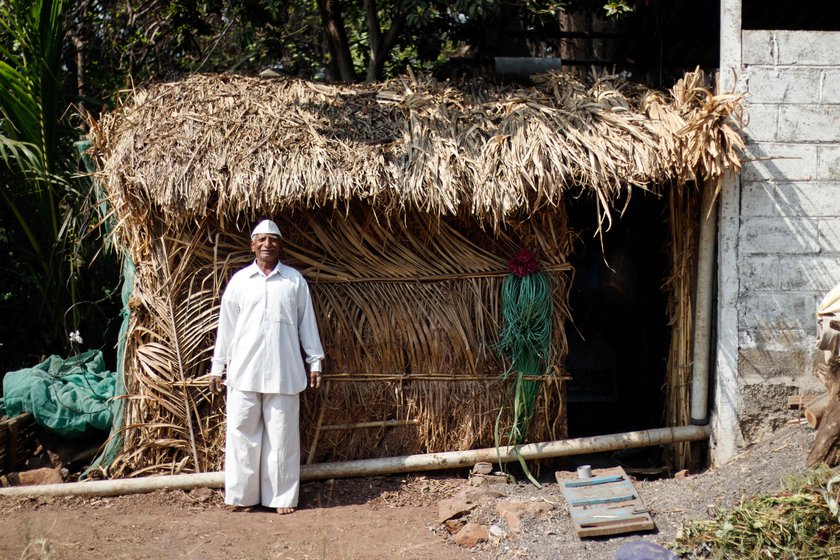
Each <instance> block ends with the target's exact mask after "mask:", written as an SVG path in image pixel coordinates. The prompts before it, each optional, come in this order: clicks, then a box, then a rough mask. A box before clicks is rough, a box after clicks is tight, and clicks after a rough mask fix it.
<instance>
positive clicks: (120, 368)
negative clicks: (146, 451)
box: [79, 255, 135, 480]
mask: <svg viewBox="0 0 840 560" xmlns="http://www.w3.org/2000/svg"><path fill="white" fill-rule="evenodd" d="M134 273H135V268H134V262H133V261H132V260H131V258H130V257H129V256H128V255H126V256H125V257H124V258H123V285H122V292H121V296H122V304H123V308H122V311H120V315H122V318H123V320H122V325H121V326H120V335H119V339H118V340H117V373H116V375H115V376H114V378H115V379H114V381H115V387H114V398H113V399H112V400H111V417H112V421H111V435H110V436H109V438H108V441H107V442H106V443H105V447H103V448H102V450H101V451H100V452H99V455H98V456H97V457H96V459H94V461H93V463H91V465H90V466H89V467H88V468H87V470H85V472H83V473H82V475H81V476H80V477H79V480H84V479H85V478H87V477H88V476H89V475H90V473H91V472H92V471H94V470H105V469H107V468H108V467H109V466H110V465H111V463H113V462H114V459H115V458H116V457H117V455H118V454H119V452H120V450H121V449H122V445H123V438H122V425H123V413H124V409H125V405H124V403H125V400H124V399H122V398H121V397H123V396H124V395H125V368H124V362H125V360H124V358H125V339H126V334H127V333H128V323H129V319H130V312H129V308H128V300H129V299H130V298H131V294H132V292H133V291H134Z"/></svg>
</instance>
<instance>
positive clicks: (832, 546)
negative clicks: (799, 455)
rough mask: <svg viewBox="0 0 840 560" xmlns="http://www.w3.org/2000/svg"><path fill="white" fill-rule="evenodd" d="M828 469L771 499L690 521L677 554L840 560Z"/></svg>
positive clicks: (839, 524) (735, 559) (740, 559)
mask: <svg viewBox="0 0 840 560" xmlns="http://www.w3.org/2000/svg"><path fill="white" fill-rule="evenodd" d="M832 474H834V475H836V474H837V473H836V472H834V473H832V471H831V470H830V469H828V468H822V469H818V470H815V471H809V472H808V473H807V475H806V476H804V477H799V478H798V479H797V480H791V481H789V482H788V484H786V485H783V491H782V492H781V493H780V494H777V495H773V496H754V497H751V498H742V500H741V503H740V504H738V506H736V507H734V508H732V509H731V510H725V511H721V512H720V513H718V514H717V516H716V517H715V519H713V520H705V521H692V522H689V523H687V524H685V525H684V526H683V527H682V528H681V529H680V531H679V533H678V534H677V538H676V541H675V543H674V546H673V548H674V550H675V552H677V553H678V554H680V555H681V556H683V557H687V558H715V559H726V560H752V559H755V560H759V559H761V560H770V559H772V560H818V559H827V558H840V521H838V519H837V516H836V515H834V514H833V513H832V511H831V509H830V508H829V504H828V502H827V500H826V499H825V497H824V496H825V484H826V481H827V480H828V479H829V478H830V477H831V476H832Z"/></svg>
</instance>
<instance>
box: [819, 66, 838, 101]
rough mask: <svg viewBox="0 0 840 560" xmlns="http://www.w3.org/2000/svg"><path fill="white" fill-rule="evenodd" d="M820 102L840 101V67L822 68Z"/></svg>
mask: <svg viewBox="0 0 840 560" xmlns="http://www.w3.org/2000/svg"><path fill="white" fill-rule="evenodd" d="M821 72H822V76H821V77H820V92H819V96H818V102H819V103H840V69H838V68H825V69H823V70H821Z"/></svg>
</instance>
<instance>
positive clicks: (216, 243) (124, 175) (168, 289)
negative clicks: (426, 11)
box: [90, 74, 740, 475]
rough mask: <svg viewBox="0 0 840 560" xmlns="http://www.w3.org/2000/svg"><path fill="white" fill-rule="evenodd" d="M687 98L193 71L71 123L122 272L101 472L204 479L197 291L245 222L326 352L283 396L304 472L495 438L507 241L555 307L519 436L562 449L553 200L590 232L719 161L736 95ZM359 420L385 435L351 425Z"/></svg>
mask: <svg viewBox="0 0 840 560" xmlns="http://www.w3.org/2000/svg"><path fill="white" fill-rule="evenodd" d="M700 86H701V77H700V76H699V75H689V77H688V78H687V80H686V82H685V83H681V84H679V85H678V87H677V88H675V90H674V92H673V93H674V95H673V96H671V97H668V96H665V95H664V94H660V93H656V92H647V91H642V90H639V89H633V88H631V86H629V85H627V84H618V83H616V82H612V81H600V82H598V83H596V84H595V85H594V86H593V87H591V88H586V87H584V86H582V85H581V84H579V83H577V82H575V81H573V80H571V79H569V78H568V77H566V76H563V75H561V74H555V75H546V76H543V77H541V78H540V79H539V80H538V82H537V85H536V86H535V87H533V88H521V89H505V88H502V87H498V86H492V85H489V84H478V83H472V84H469V85H465V86H462V87H455V86H453V85H448V84H436V83H426V82H422V83H421V82H416V81H410V80H407V79H406V80H399V81H394V82H389V83H386V84H379V85H373V86H353V87H351V86H340V87H339V86H324V85H319V84H313V83H308V82H303V81H298V80H291V79H282V80H269V81H263V80H258V79H253V78H243V77H236V76H193V77H190V78H188V79H186V80H184V81H181V82H175V83H170V84H160V85H157V86H154V87H152V88H149V89H147V90H142V91H138V92H135V93H134V94H133V95H132V96H131V97H130V98H129V99H128V100H127V101H126V103H125V104H124V106H123V107H122V108H121V109H120V110H118V111H115V112H113V113H109V114H106V115H104V116H103V117H102V118H101V120H99V121H98V122H94V121H91V123H90V124H91V131H92V132H91V138H92V142H93V150H92V151H93V154H94V156H95V159H96V161H97V165H98V173H97V175H98V177H99V178H100V180H101V181H102V182H103V184H105V185H106V187H107V191H108V196H109V200H110V202H111V204H112V205H113V208H114V212H115V215H116V218H117V223H118V227H117V230H116V231H117V233H116V235H117V238H118V240H119V242H120V243H121V244H122V245H123V246H124V247H126V248H127V249H128V251H129V253H130V255H131V257H132V259H133V260H134V261H135V263H136V264H137V267H138V276H137V280H136V284H135V291H134V297H133V298H132V302H131V311H132V319H131V321H132V324H131V326H130V329H129V335H128V340H127V351H126V357H125V363H124V364H123V370H124V375H125V378H126V386H127V389H128V396H127V398H126V421H125V423H124V426H123V427H122V434H123V436H124V437H125V444H124V447H123V453H122V454H121V455H120V457H119V458H118V460H117V461H116V463H115V464H114V465H113V466H112V468H111V471H110V473H109V474H112V475H127V474H142V473H148V472H181V471H184V472H188V471H197V470H208V469H214V468H219V467H220V466H221V461H222V447H221V439H222V433H223V427H224V419H223V413H222V407H221V406H220V403H219V402H218V401H217V400H215V399H214V398H213V397H211V396H210V394H209V392H208V391H207V389H206V378H205V377H203V376H204V374H205V372H206V370H207V364H208V361H209V357H210V354H211V352H212V344H213V334H214V332H215V327H216V318H217V312H218V307H217V306H218V296H219V294H220V292H221V290H222V289H223V286H224V283H225V282H226V280H227V279H228V278H229V277H230V275H231V274H232V273H233V271H235V270H236V269H238V268H239V267H241V266H242V265H244V264H245V263H247V262H248V261H249V259H250V258H251V257H250V255H249V254H248V251H247V233H246V232H247V230H248V228H249V226H250V225H251V223H252V222H253V221H254V220H255V219H257V218H258V217H260V216H263V215H271V216H274V217H275V218H276V219H278V221H279V222H280V225H281V228H282V229H283V230H284V231H286V232H287V237H286V256H287V259H286V260H287V261H288V262H289V264H291V265H293V266H296V267H297V268H299V269H300V270H301V271H302V272H303V273H304V275H305V276H306V277H307V279H308V280H309V282H310V285H311V286H312V289H313V299H314V301H315V305H316V307H317V311H318V316H319V324H320V326H321V331H322V337H323V339H324V342H325V349H326V351H327V361H326V380H327V386H325V387H324V389H323V390H322V391H321V392H320V393H319V394H318V395H312V394H308V393H309V392H307V393H305V394H304V402H303V409H302V434H303V439H304V446H305V448H306V449H305V451H308V450H310V447H311V451H312V453H311V455H312V459H314V460H334V459H345V458H358V457H371V456H381V455H394V454H401V453H412V452H418V451H438V450H444V449H465V448H470V447H477V446H488V445H492V444H493V437H492V432H493V429H492V428H493V423H494V422H495V419H496V416H497V415H498V411H499V409H500V407H502V406H503V404H504V403H505V401H506V398H507V390H508V389H507V387H506V386H505V384H504V383H502V381H501V380H500V374H501V372H502V371H504V369H505V364H504V363H502V361H501V359H500V357H499V356H498V353H497V352H496V351H495V344H496V341H497V338H498V333H499V330H500V327H501V325H500V316H501V315H500V305H501V303H500V291H501V290H500V286H501V282H502V280H503V278H504V276H505V274H506V272H507V270H506V262H507V259H508V258H509V257H510V256H511V255H512V254H513V253H514V252H515V251H516V249H518V248H519V247H521V246H526V247H529V248H531V249H532V250H534V252H535V253H536V254H537V257H538V258H539V259H540V260H541V262H542V263H543V264H544V265H545V266H546V267H547V269H548V270H549V272H550V275H551V277H552V282H553V293H554V302H555V316H554V334H553V355H552V357H551V361H550V367H549V370H548V371H547V372H546V375H544V376H542V377H541V378H540V379H539V381H540V383H541V391H540V397H539V401H538V406H537V412H536V415H535V418H534V422H533V424H532V428H531V432H529V439H530V440H532V441H534V440H539V439H545V438H560V437H563V436H564V435H565V419H564V415H565V409H564V403H563V394H564V388H563V375H562V364H563V363H564V358H565V335H564V328H565V324H566V322H567V319H568V316H567V315H568V312H567V306H566V301H567V291H568V286H569V281H570V274H571V272H570V270H569V267H568V265H567V264H566V257H567V255H568V253H569V251H570V248H571V243H570V239H571V233H570V232H569V231H568V230H567V228H566V222H565V215H564V213H563V211H562V208H563V199H564V197H565V196H576V195H580V194H584V195H586V196H593V197H595V199H596V200H597V201H598V203H599V205H598V207H599V209H600V210H599V217H598V218H597V219H600V220H601V221H602V222H603V223H608V219H609V213H610V211H611V209H612V207H613V206H614V204H615V201H617V200H624V201H626V200H627V199H629V193H630V189H631V188H632V187H634V186H635V187H641V188H646V189H649V190H654V191H656V190H658V189H660V188H661V186H662V185H668V184H671V185H681V184H683V183H685V182H686V181H688V180H693V179H694V178H695V177H696V176H698V175H699V176H701V177H712V178H715V177H718V176H720V175H722V173H723V172H724V171H727V170H736V169H737V168H738V165H739V162H738V158H737V155H735V149H736V148H737V147H738V145H739V142H740V139H739V138H738V137H737V135H736V134H735V133H734V132H733V131H732V130H731V129H730V128H729V125H728V124H727V121H726V119H727V117H728V116H729V115H730V113H731V112H732V111H733V110H735V109H737V107H738V105H737V100H735V99H734V98H731V97H728V96H722V97H714V96H711V95H709V94H708V92H707V91H706V90H705V89H704V88H702V87H700ZM502 418H503V421H502V423H503V427H504V425H506V423H507V422H508V421H509V420H508V418H507V415H506V414H504V413H503V415H502ZM374 421H387V422H389V425H387V426H378V427H370V426H365V427H359V426H358V424H360V423H370V422H374ZM352 425H356V426H355V427H354V426H352ZM313 442H314V443H317V445H313ZM307 455H309V453H307Z"/></svg>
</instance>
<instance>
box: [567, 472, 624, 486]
mask: <svg viewBox="0 0 840 560" xmlns="http://www.w3.org/2000/svg"><path fill="white" fill-rule="evenodd" d="M622 478H623V477H622V476H621V475H616V476H600V477H598V478H586V479H584V480H576V481H574V482H567V483H566V488H579V487H582V486H595V485H596V484H606V483H607V482H618V481H620V480H622Z"/></svg>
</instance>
